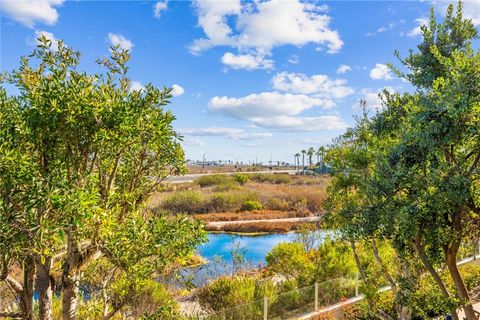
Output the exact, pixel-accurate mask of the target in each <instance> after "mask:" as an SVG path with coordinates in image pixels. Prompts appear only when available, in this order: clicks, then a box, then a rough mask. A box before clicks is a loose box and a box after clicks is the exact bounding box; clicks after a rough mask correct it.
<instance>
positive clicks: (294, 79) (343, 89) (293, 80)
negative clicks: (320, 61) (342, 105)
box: [272, 72, 354, 106]
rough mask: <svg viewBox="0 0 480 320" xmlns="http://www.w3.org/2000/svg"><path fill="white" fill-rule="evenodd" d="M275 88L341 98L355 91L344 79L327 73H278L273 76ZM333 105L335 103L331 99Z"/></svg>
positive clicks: (328, 97)
mask: <svg viewBox="0 0 480 320" xmlns="http://www.w3.org/2000/svg"><path fill="white" fill-rule="evenodd" d="M272 84H273V88H275V89H277V90H281V91H286V92H291V93H301V94H310V95H313V96H315V97H319V98H324V99H329V100H331V99H341V98H344V97H346V96H348V95H351V94H352V93H353V92H354V91H353V89H352V88H350V87H348V86H347V85H346V84H347V81H346V80H343V79H335V80H332V79H330V78H329V77H328V76H327V75H324V74H316V75H312V76H310V77H309V76H306V75H304V74H301V73H287V72H281V73H277V74H276V75H275V76H274V77H273V78H272ZM331 104H332V106H333V105H334V103H333V101H331Z"/></svg>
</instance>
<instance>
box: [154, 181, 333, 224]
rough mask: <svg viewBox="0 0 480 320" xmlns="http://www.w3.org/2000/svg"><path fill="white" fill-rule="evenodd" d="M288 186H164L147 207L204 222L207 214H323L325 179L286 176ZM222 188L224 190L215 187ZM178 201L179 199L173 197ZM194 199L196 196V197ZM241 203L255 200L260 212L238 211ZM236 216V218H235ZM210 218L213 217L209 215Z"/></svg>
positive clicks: (226, 217)
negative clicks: (193, 217) (195, 196)
mask: <svg viewBox="0 0 480 320" xmlns="http://www.w3.org/2000/svg"><path fill="white" fill-rule="evenodd" d="M290 177H291V179H290V180H289V182H288V183H278V184H275V183H270V182H255V181H249V182H247V183H245V184H244V185H239V184H234V186H233V187H228V188H226V186H227V185H213V186H209V187H200V186H199V185H198V184H197V183H190V184H187V183H186V184H179V185H174V186H172V185H166V186H165V187H164V188H163V190H162V191H163V192H158V193H156V194H154V195H153V196H152V197H151V198H150V202H149V208H150V209H152V210H154V211H162V210H163V211H168V212H173V213H186V214H203V215H202V217H203V218H200V219H202V220H204V221H211V220H207V219H210V218H209V217H210V214H215V215H216V214H218V215H216V216H215V217H218V219H220V220H217V221H225V220H241V219H245V218H244V217H248V216H250V215H251V216H253V215H256V219H258V218H260V219H262V218H263V219H269V217H271V218H277V217H279V216H280V215H281V214H280V213H274V212H276V211H281V212H284V214H283V215H282V217H291V216H297V217H299V216H309V215H312V214H318V213H320V212H322V211H323V202H324V198H325V193H326V186H327V182H328V177H326V176H321V177H312V176H290ZM219 187H224V188H219ZM179 192H183V194H184V195H185V198H184V199H183V201H182V200H181V199H174V200H175V201H172V199H171V198H172V196H173V195H174V194H176V193H179ZM185 192H187V193H188V192H191V193H197V194H198V195H199V198H200V200H198V199H197V200H196V199H193V196H192V195H190V197H191V198H192V199H191V201H190V200H189V199H190V198H188V197H187V196H188V195H187V194H185ZM178 195H179V196H180V193H179V194H178ZM177 198H179V197H177ZM197 198H198V197H197ZM245 201H258V202H259V203H261V204H262V206H263V208H264V210H258V212H255V211H250V212H248V211H247V212H242V213H240V212H238V213H236V212H237V211H240V209H241V207H242V205H243V204H244V202H245ZM236 216H238V217H236ZM212 217H213V216H212Z"/></svg>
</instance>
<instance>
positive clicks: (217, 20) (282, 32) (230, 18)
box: [190, 0, 343, 56]
mask: <svg viewBox="0 0 480 320" xmlns="http://www.w3.org/2000/svg"><path fill="white" fill-rule="evenodd" d="M194 6H195V8H196V12H197V16H198V24H199V26H200V27H201V28H202V29H203V31H204V33H205V37H204V38H200V39H196V40H194V42H193V43H192V44H191V46H190V51H191V52H192V53H193V54H198V53H200V52H202V51H205V50H207V49H209V48H212V47H216V46H229V47H232V48H236V49H238V50H239V54H240V55H245V52H247V53H249V54H250V55H251V54H252V52H253V53H255V54H259V55H262V56H269V55H271V50H272V49H273V48H275V47H279V46H283V45H294V46H297V47H301V46H303V45H305V44H308V43H314V44H317V45H320V46H322V47H326V48H327V51H328V52H329V53H335V52H338V51H339V50H340V49H341V48H342V46H343V41H342V40H341V38H340V35H339V33H338V32H337V31H336V30H332V29H331V28H330V26H329V24H330V20H331V19H330V17H329V16H328V15H326V14H324V12H325V10H326V9H327V8H328V7H326V6H318V5H314V4H312V3H304V2H301V1H300V0H290V1H281V0H271V1H264V2H261V1H256V2H246V3H241V2H240V0H231V1H212V0H196V1H195V2H194Z"/></svg>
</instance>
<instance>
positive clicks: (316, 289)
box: [315, 282, 318, 311]
mask: <svg viewBox="0 0 480 320" xmlns="http://www.w3.org/2000/svg"><path fill="white" fill-rule="evenodd" d="M315 311H318V282H315Z"/></svg>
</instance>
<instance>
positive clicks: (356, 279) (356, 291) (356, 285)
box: [355, 272, 358, 297]
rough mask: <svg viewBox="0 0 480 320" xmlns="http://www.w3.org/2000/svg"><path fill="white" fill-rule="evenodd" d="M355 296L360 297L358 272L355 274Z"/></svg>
mask: <svg viewBox="0 0 480 320" xmlns="http://www.w3.org/2000/svg"><path fill="white" fill-rule="evenodd" d="M355 297H358V272H357V273H356V274H355Z"/></svg>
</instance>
